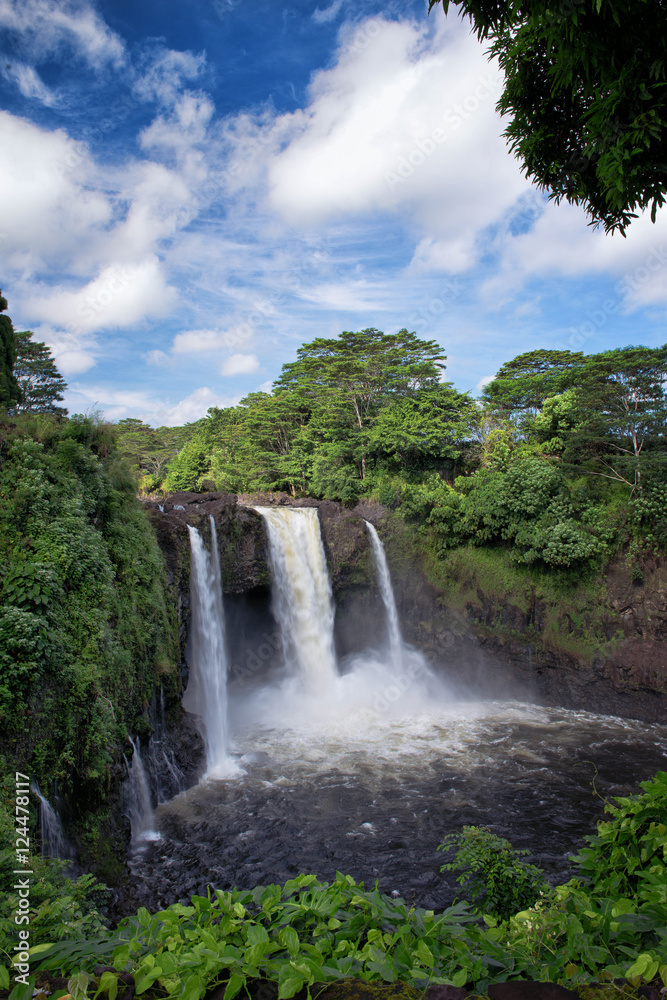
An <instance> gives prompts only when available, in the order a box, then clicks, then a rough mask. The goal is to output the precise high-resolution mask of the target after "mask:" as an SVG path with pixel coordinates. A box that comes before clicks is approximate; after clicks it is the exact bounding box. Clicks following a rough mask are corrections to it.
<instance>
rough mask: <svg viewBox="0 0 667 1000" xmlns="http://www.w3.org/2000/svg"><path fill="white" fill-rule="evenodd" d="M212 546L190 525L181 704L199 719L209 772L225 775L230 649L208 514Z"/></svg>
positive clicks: (215, 545)
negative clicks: (189, 617) (187, 665)
mask: <svg viewBox="0 0 667 1000" xmlns="http://www.w3.org/2000/svg"><path fill="white" fill-rule="evenodd" d="M209 523H210V528H211V547H210V551H207V549H206V546H205V545H204V541H203V539H202V537H201V535H200V534H199V532H198V531H197V529H196V528H193V527H192V526H191V525H188V532H189V535H190V549H191V574H190V592H191V600H190V606H191V613H192V620H191V625H190V635H189V649H188V660H189V663H190V678H189V681H188V686H187V690H186V692H185V694H184V696H183V707H184V708H185V710H186V712H192V714H193V715H196V716H197V717H198V718H199V719H200V720H201V728H202V737H203V739H204V743H205V744H206V773H207V775H209V776H224V775H225V774H227V773H229V772H230V766H231V767H232V770H233V766H232V765H231V762H230V759H229V751H228V736H227V731H228V722H227V652H226V648H225V616H224V611H223V606H222V582H221V579H220V559H219V556H218V536H217V533H216V528H215V521H214V519H213V517H210V518H209Z"/></svg>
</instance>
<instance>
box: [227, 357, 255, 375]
mask: <svg viewBox="0 0 667 1000" xmlns="http://www.w3.org/2000/svg"><path fill="white" fill-rule="evenodd" d="M258 368H259V359H258V358H257V356H256V355H255V354H232V355H230V356H229V357H228V358H227V359H226V361H225V362H224V363H223V365H222V367H221V368H220V374H221V375H250V374H251V373H252V372H256V371H257V369H258Z"/></svg>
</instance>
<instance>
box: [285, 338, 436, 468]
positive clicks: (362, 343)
mask: <svg viewBox="0 0 667 1000" xmlns="http://www.w3.org/2000/svg"><path fill="white" fill-rule="evenodd" d="M297 358H298V360H297V361H292V362H290V363H289V364H286V365H283V369H282V374H281V376H280V378H279V379H278V381H277V382H276V383H275V389H277V390H278V391H298V392H300V393H301V394H302V395H303V396H305V397H306V398H308V397H309V396H310V397H313V398H314V397H315V396H317V397H319V398H320V399H321V398H322V397H324V396H327V395H335V396H337V397H338V398H339V399H340V398H342V399H343V400H345V401H346V405H347V406H348V407H350V408H351V410H352V411H353V413H354V419H355V423H356V425H357V427H358V429H359V430H360V431H361V430H363V429H364V427H365V426H366V423H367V421H368V418H369V416H370V415H371V414H372V413H373V412H374V410H375V408H376V406H377V404H379V403H380V402H381V401H383V400H384V401H386V400H389V399H390V398H392V397H397V396H408V395H410V394H412V393H414V392H416V391H417V390H420V389H425V388H428V387H432V388H435V387H436V386H437V385H438V383H439V381H440V377H441V373H442V371H443V370H444V368H445V364H444V362H445V360H446V356H445V355H444V354H443V353H442V348H441V347H440V346H439V344H437V343H436V342H435V341H434V340H420V339H419V338H418V337H417V335H416V334H415V333H414V332H413V333H409V332H408V331H407V330H405V329H403V330H399V331H398V333H394V334H388V333H383V332H382V331H381V330H377V329H375V328H369V329H367V330H361V331H359V332H357V333H352V332H350V331H344V332H343V333H341V335H340V336H339V337H337V338H336V339H335V340H334V339H332V340H325V339H324V338H321V337H318V338H317V340H313V341H312V342H311V343H310V344H304V345H303V347H300V348H299V350H298V351H297ZM365 475H366V456H365V454H363V455H362V456H361V477H362V479H363V478H365Z"/></svg>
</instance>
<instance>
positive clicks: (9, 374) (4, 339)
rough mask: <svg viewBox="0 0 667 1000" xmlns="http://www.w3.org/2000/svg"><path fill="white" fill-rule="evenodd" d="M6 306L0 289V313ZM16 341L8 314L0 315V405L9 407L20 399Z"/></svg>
mask: <svg viewBox="0 0 667 1000" xmlns="http://www.w3.org/2000/svg"><path fill="white" fill-rule="evenodd" d="M6 308H7V299H6V298H4V297H3V294H2V291H0V314H1V313H3V312H4V311H5V310H6ZM15 362H16V342H15V334H14V328H13V326H12V321H11V320H10V318H9V316H2V315H0V406H5V407H11V406H13V405H14V404H16V403H18V402H19V400H20V399H21V390H20V388H19V384H18V382H17V381H16V376H15V375H14V371H13V369H14V364H15Z"/></svg>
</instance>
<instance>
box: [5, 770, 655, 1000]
mask: <svg viewBox="0 0 667 1000" xmlns="http://www.w3.org/2000/svg"><path fill="white" fill-rule="evenodd" d="M641 788H642V789H643V791H642V793H641V794H639V795H635V796H631V797H628V798H622V799H617V800H616V801H615V802H614V803H609V804H608V805H607V813H608V816H609V818H608V819H605V820H604V821H602V822H600V823H599V824H598V828H597V833H596V835H594V836H592V837H589V838H587V841H588V844H587V846H586V847H584V848H583V849H582V850H581V851H580V852H579V854H578V855H577V856H576V858H575V860H576V862H577V864H578V867H579V876H578V877H577V878H575V879H572V880H570V881H569V882H568V883H566V884H564V885H559V886H556V887H555V888H553V889H549V888H548V887H547V886H546V885H545V884H544V883H542V882H541V879H540V873H539V872H538V870H537V869H533V868H532V866H528V865H526V863H525V862H522V861H521V860H520V859H519V854H518V852H513V851H512V849H511V848H510V847H509V845H506V842H505V841H502V840H501V838H493V836H492V835H491V837H490V838H489V837H487V836H482V837H480V836H479V834H478V833H474V835H473V836H472V837H470V836H469V837H468V843H467V847H466V851H464V852H463V854H462V853H461V851H460V850H459V852H458V853H457V857H456V861H457V864H456V867H463V868H464V870H466V869H467V870H468V872H469V873H472V874H473V875H474V874H475V864H476V862H477V861H478V860H479V859H480V858H482V857H483V856H484V855H485V852H486V855H487V861H488V855H489V850H491V854H493V852H494V849H495V848H499V850H500V852H501V856H500V860H499V857H498V852H497V851H496V855H495V861H493V863H492V865H491V866H490V865H489V864H488V863H487V864H486V868H485V877H486V880H487V888H490V889H491V888H492V889H493V893H494V894H493V896H492V897H491V904H492V905H491V906H490V907H489V906H487V905H485V899H484V896H483V894H482V895H481V896H480V894H479V893H477V894H475V893H473V902H472V903H471V902H467V901H465V900H461V901H458V902H455V903H454V905H453V906H450V907H449V908H447V909H446V910H444V911H443V912H442V913H434V912H433V911H432V910H427V909H422V908H420V907H413V906H410V905H409V904H408V903H406V902H404V901H403V900H402V899H395V898H392V897H390V896H385V895H383V894H382V893H380V892H379V891H378V890H377V887H376V888H374V889H371V890H368V889H366V888H365V887H364V885H363V884H357V883H355V882H354V880H353V879H352V878H350V877H349V876H346V875H342V874H340V873H338V874H337V876H336V879H335V881H334V882H332V883H330V884H327V883H322V882H319V881H318V880H317V879H316V877H315V876H314V875H300V876H298V877H297V878H294V879H291V880H290V881H288V882H287V883H285V885H283V886H280V885H269V886H260V887H257V888H255V889H252V890H247V891H244V890H239V889H234V890H232V891H231V892H223V891H221V890H215V891H212V892H209V895H208V896H193V897H192V899H191V902H190V904H189V905H183V904H180V903H177V904H174V905H172V906H170V907H168V908H167V909H165V910H162V911H160V912H158V913H154V914H151V913H149V912H148V910H146V909H144V908H142V909H140V910H139V911H138V913H137V914H136V915H134V916H132V917H128V918H125V919H124V920H123V921H121V923H120V925H119V926H118V928H117V929H116V930H115V931H114V932H109V931H102V930H100V932H99V933H98V934H97V935H96V936H94V937H92V938H90V939H88V940H84V939H83V938H82V937H80V938H78V939H77V940H63V941H43V942H42V943H40V944H36V945H35V946H34V947H33V948H32V949H31V963H32V967H31V973H32V975H31V976H30V978H29V979H28V978H27V979H26V982H24V983H17V984H16V985H15V986H14V987H13V989H12V992H11V994H10V996H11V1000H30V998H31V997H32V990H33V987H34V984H35V982H36V981H37V980H36V979H35V975H37V976H39V975H44V974H46V973H50V974H52V975H59V976H64V977H69V981H68V983H67V990H65V989H64V988H63V989H62V990H56V991H55V992H54V993H53V994H52V996H53V1000H58V997H59V996H62V995H64V993H65V992H69V993H70V994H71V995H72V997H73V998H74V1000H83V998H84V997H91V998H92V997H101V998H102V1000H107V998H108V1000H116V996H117V995H118V996H122V992H123V990H124V988H125V987H124V983H126V982H127V973H130V974H131V975H132V977H133V982H134V991H135V993H136V994H137V995H138V996H142V995H143V996H146V997H147V998H148V1000H153V998H155V1000H157V998H171V997H173V998H174V1000H176V998H178V1000H201V998H203V997H204V996H205V995H207V994H208V993H209V992H210V991H211V990H212V989H213V988H215V987H217V986H220V987H221V992H220V997H221V998H224V1000H232V998H233V997H235V996H236V995H237V994H241V993H242V992H243V994H244V995H245V994H246V993H247V994H248V995H249V996H251V995H253V993H252V990H251V989H250V987H253V988H254V986H255V985H256V984H257V983H259V982H266V981H270V982H272V983H274V984H275V985H276V986H277V991H278V996H279V997H280V998H283V1000H287V998H290V997H293V996H295V995H296V994H298V993H300V992H301V991H302V990H304V989H306V990H308V992H309V993H310V992H311V989H312V990H313V992H315V987H316V986H317V984H323V983H328V982H338V981H341V980H342V981H344V980H349V979H355V980H363V981H366V982H369V983H372V982H376V983H399V982H406V983H409V984H410V985H412V986H414V987H417V988H423V987H425V986H427V985H429V984H438V983H439V984H450V985H454V986H459V987H461V986H465V987H467V988H468V989H469V990H470V991H474V992H476V993H484V992H485V991H486V989H487V988H488V986H489V985H490V984H491V983H497V982H504V981H507V980H512V979H523V980H534V981H542V982H554V983H560V984H563V985H566V986H569V987H571V988H577V987H581V986H584V985H586V984H590V983H593V982H602V983H604V982H608V983H613V982H614V981H615V980H618V979H619V978H620V979H623V980H625V981H627V983H629V984H630V985H631V986H634V987H637V986H639V985H640V984H641V983H642V982H651V981H655V982H656V984H657V985H660V983H665V984H666V985H667V773H665V772H659V773H658V775H656V777H655V778H654V779H652V780H651V781H646V782H644V783H642V785H641ZM469 829H470V828H469ZM494 841H495V843H494ZM505 845H506V846H505ZM455 846H456V845H455V844H445V845H444V847H445V849H447V848H449V849H452V848H453V847H455ZM459 848H460V843H459ZM507 848H509V850H507ZM493 865H495V868H494V869H493V871H492V870H491V869H492V867H493ZM499 872H500V875H501V876H502V877H501V878H500V880H499V878H498V873H499ZM517 873H518V874H517ZM517 878H519V879H520V880H522V885H523V889H524V890H525V891H526V892H527V893H528V896H523V897H522V896H517V895H516V894H514V897H513V896H512V893H513V891H514V890H513V888H512V885H511V882H512V880H514V881H516V879H517ZM464 881H465V880H464ZM512 898H514V899H515V904H516V905H523V904H524V903H525V899H526V898H532V899H534V900H535V901H534V903H533V905H530V906H527V907H526V908H524V909H522V910H519V912H512V913H511V914H510V915H509V917H508V919H501V918H500V917H499V916H497V915H495V916H494V915H493V913H494V912H495V913H496V914H502V913H503V907H504V906H506V905H507V902H508V900H511V899H512ZM522 900H523V903H522ZM486 902H487V903H488V902H489V900H488V899H487V900H486ZM3 951H4V955H5V962H6V963H7V964H6V965H5V967H4V968H1V969H0V980H1V982H0V985H4V986H5V988H8V987H9V986H10V985H11V983H10V979H11V978H12V975H13V974H15V973H16V969H11V968H10V965H9V961H11V959H10V956H12V955H13V945H12V942H11V940H10V939H7V938H6V939H5V944H4V948H3ZM8 960H9V961H8ZM16 962H17V963H18V959H17V960H16ZM100 967H106V970H104V969H100ZM96 968H97V970H98V971H97V972H95V969H96ZM123 977H124V978H123Z"/></svg>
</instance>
